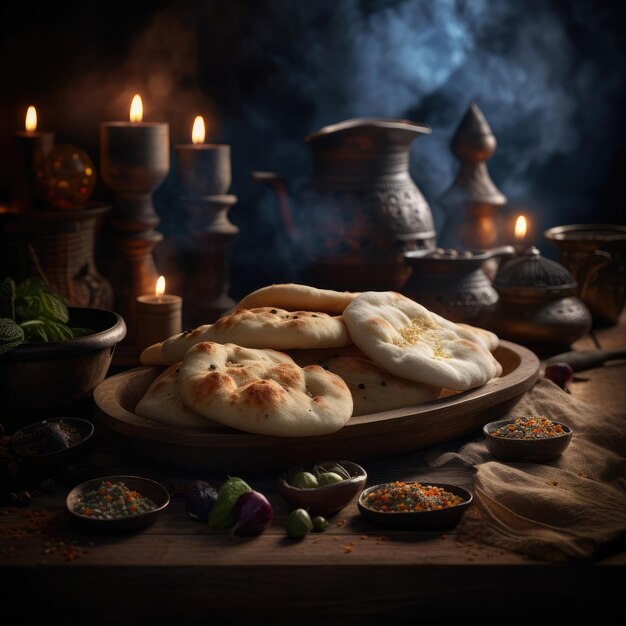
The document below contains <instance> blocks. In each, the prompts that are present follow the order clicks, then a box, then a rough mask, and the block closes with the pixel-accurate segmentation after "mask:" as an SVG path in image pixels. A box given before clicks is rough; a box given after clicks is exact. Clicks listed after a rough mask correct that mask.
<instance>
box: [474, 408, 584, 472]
mask: <svg viewBox="0 0 626 626" xmlns="http://www.w3.org/2000/svg"><path fill="white" fill-rule="evenodd" d="M483 434H484V435H485V443H486V445H487V449H488V450H489V452H490V453H491V454H492V455H493V456H494V457H496V458H497V459H500V460H501V461H518V462H528V463H542V462H545V461H552V460H553V459H556V458H557V457H558V456H559V455H560V454H562V453H563V451H564V450H565V448H567V446H569V444H570V442H571V440H572V429H571V428H570V427H569V426H567V424H563V423H562V422H554V421H552V420H550V419H548V418H547V417H544V416H543V415H539V416H531V417H510V418H508V419H504V420H498V421H497V422H490V423H489V424H485V426H484V427H483Z"/></svg>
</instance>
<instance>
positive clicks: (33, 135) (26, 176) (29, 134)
mask: <svg viewBox="0 0 626 626" xmlns="http://www.w3.org/2000/svg"><path fill="white" fill-rule="evenodd" d="M53 145H54V133H45V132H41V131H38V130H37V109H35V107H34V106H29V107H28V110H27V112H26V119H25V121H24V130H23V131H21V132H17V133H15V134H14V136H13V146H14V153H15V154H14V159H13V176H12V199H13V205H14V206H15V207H16V208H17V209H19V210H28V209H32V208H34V207H36V206H37V204H38V202H39V199H40V195H39V189H38V186H37V175H36V170H37V166H38V164H39V162H40V161H41V160H42V159H44V158H45V157H46V156H48V154H49V152H50V150H52V146H53Z"/></svg>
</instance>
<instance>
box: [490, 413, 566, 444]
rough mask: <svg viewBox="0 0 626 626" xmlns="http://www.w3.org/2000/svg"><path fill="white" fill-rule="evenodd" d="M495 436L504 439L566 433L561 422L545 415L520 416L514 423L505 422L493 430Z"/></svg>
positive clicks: (545, 436) (534, 437) (553, 435)
mask: <svg viewBox="0 0 626 626" xmlns="http://www.w3.org/2000/svg"><path fill="white" fill-rule="evenodd" d="M491 434H492V435H493V436H494V437H502V438H504V439H550V438H551V437H560V436H561V435H564V434H565V429H564V428H563V426H562V425H561V424H557V423H556V422H553V421H552V420H549V419H548V418H547V417H544V416H543V415H539V416H538V417H518V418H517V419H516V420H515V421H514V422H513V423H512V424H505V425H504V426H500V428H497V429H496V430H493V431H491Z"/></svg>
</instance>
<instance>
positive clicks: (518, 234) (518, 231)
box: [515, 215, 526, 241]
mask: <svg viewBox="0 0 626 626" xmlns="http://www.w3.org/2000/svg"><path fill="white" fill-rule="evenodd" d="M524 237H526V218H525V217H524V216H523V215H520V216H519V217H518V218H517V221H516V222H515V239H516V240H517V241H523V240H524Z"/></svg>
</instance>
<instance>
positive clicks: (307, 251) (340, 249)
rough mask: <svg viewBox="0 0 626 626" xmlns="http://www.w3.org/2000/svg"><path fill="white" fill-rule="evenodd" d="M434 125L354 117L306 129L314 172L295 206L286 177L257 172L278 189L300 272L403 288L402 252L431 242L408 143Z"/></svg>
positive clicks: (318, 279)
mask: <svg viewBox="0 0 626 626" xmlns="http://www.w3.org/2000/svg"><path fill="white" fill-rule="evenodd" d="M429 133H430V128H429V127H428V126H424V125H422V124H416V123H414V122H409V121H406V120H384V119H352V120H347V121H345V122H341V123H339V124H333V125H332V126H326V127H324V128H322V129H321V130H319V131H318V132H316V133H313V134H312V135H309V136H308V137H306V141H307V142H308V143H309V145H310V147H311V151H312V157H313V178H312V181H311V183H310V185H309V186H308V187H307V188H306V189H305V190H304V191H303V192H302V193H301V194H300V195H299V196H298V198H297V199H296V202H295V206H296V210H295V211H292V210H291V208H290V207H291V204H290V203H289V201H288V198H287V192H286V186H285V184H284V183H283V182H282V181H281V180H280V179H279V178H278V177H277V176H276V175H275V174H270V173H263V172H255V173H253V178H254V179H255V180H257V181H259V182H264V183H267V184H270V185H271V186H272V187H273V188H274V189H275V191H276V192H277V194H278V197H279V207H280V210H281V215H282V217H283V220H284V221H285V224H286V226H287V228H288V230H289V232H290V234H291V236H292V239H293V241H294V243H295V244H296V245H297V247H298V250H299V251H301V254H302V255H303V256H304V262H303V268H304V269H303V272H302V274H303V280H305V281H306V282H308V283H309V284H314V285H318V286H320V287H326V288H333V289H349V290H364V289H382V290H384V289H400V288H401V287H402V285H403V284H404V282H405V281H406V279H407V278H408V274H409V272H410V270H409V268H408V266H407V265H406V264H405V262H404V257H403V253H404V252H406V251H409V250H417V249H431V248H433V247H434V243H435V229H434V225H433V218H432V213H431V211H430V207H429V206H428V203H427V202H426V200H425V199H424V197H423V196H422V194H421V192H420V190H419V189H418V188H417V186H416V184H415V183H414V182H413V180H412V178H411V177H410V174H409V148H410V146H411V143H412V142H413V141H414V140H415V139H416V138H417V137H419V136H420V135H423V134H429Z"/></svg>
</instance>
